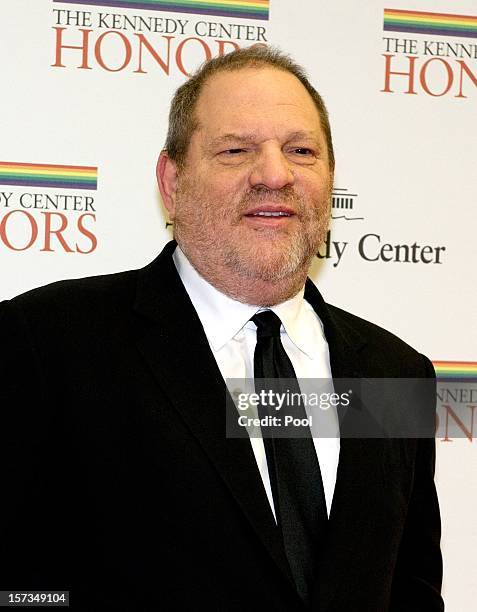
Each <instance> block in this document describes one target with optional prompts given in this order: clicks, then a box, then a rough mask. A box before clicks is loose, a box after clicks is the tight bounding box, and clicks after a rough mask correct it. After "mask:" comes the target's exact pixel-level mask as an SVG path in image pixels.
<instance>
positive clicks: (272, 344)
mask: <svg viewBox="0 0 477 612" xmlns="http://www.w3.org/2000/svg"><path fill="white" fill-rule="evenodd" d="M252 321H253V322H254V323H255V325H256V326H257V344H256V346H255V354H254V377H255V390H256V392H257V393H260V392H261V391H262V390H265V391H266V392H269V391H270V390H271V391H272V392H274V393H275V392H279V393H283V392H286V391H289V392H290V393H299V392H300V388H299V385H298V381H297V379H296V374H295V370H294V369H293V365H292V363H291V361H290V359H289V357H288V355H287V354H286V352H285V349H284V348H283V345H282V342H281V340H280V327H281V321H280V319H279V317H278V316H277V315H276V314H275V313H273V312H272V311H271V310H265V311H263V312H260V313H258V314H256V315H254V316H253V317H252ZM263 379H268V380H263ZM270 379H272V380H270ZM278 379H286V381H285V380H282V381H280V380H278ZM259 412H260V416H262V415H264V414H265V413H266V412H267V411H266V410H265V411H264V410H263V407H262V408H260V407H259ZM293 413H294V416H296V417H299V418H303V417H305V416H306V412H305V409H304V407H303V405H302V404H301V405H300V406H299V407H296V406H294V408H293ZM282 416H283V414H282ZM303 429H304V428H301V429H300V431H299V434H298V435H300V437H299V438H291V437H281V436H280V437H277V436H276V435H274V434H273V429H272V430H271V431H272V433H271V434H270V432H268V433H265V432H264V440H263V441H264V445H265V453H266V456H267V464H268V472H269V475H270V483H271V486H272V492H273V501H274V505H275V513H276V516H277V523H278V528H279V529H280V530H281V535H282V537H283V545H284V548H285V553H286V556H287V559H288V563H289V565H290V570H291V573H292V576H293V579H294V581H295V584H296V588H297V591H298V593H299V595H300V596H301V597H302V599H303V600H304V601H305V602H306V603H309V601H310V596H311V589H312V585H313V578H314V576H315V572H316V567H317V562H318V558H317V557H318V550H319V545H320V538H321V539H322V536H323V533H324V529H325V528H326V523H327V519H328V517H327V513H326V501H325V495H324V491H323V482H322V480H321V472H320V466H319V463H318V459H317V456H316V452H315V447H314V444H313V439H312V437H311V433H310V429H309V427H308V426H306V428H305V429H306V431H305V432H304V431H303ZM297 433H298V432H297ZM288 434H290V435H293V431H290V430H288Z"/></svg>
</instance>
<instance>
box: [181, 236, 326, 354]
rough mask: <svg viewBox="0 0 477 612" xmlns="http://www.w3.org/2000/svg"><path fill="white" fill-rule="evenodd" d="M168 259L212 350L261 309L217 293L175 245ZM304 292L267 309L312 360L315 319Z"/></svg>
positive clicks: (232, 335)
mask: <svg viewBox="0 0 477 612" xmlns="http://www.w3.org/2000/svg"><path fill="white" fill-rule="evenodd" d="M172 257H173V260H174V263H175V266H176V269H177V272H178V274H179V276H180V278H181V280H182V282H183V284H184V287H185V289H186V291H187V293H188V295H189V297H190V299H191V301H192V304H193V305H194V308H195V310H196V312H197V314H198V316H199V319H200V321H201V323H202V326H203V328H204V331H205V334H206V336H207V339H208V341H209V343H210V345H211V347H212V349H213V350H214V351H218V350H219V349H221V348H222V347H223V346H224V345H225V344H226V343H227V342H229V341H230V340H231V339H232V338H233V337H234V336H235V335H236V334H237V333H238V332H239V331H240V330H241V329H242V328H243V327H244V326H245V325H246V324H247V323H249V320H250V318H251V317H253V315H254V314H255V313H256V312H259V311H260V310H265V309H264V308H262V307H260V306H254V305H251V304H244V303H242V302H238V301H237V300H234V299H232V298H230V297H228V296H227V295H225V294H224V293H221V292H220V291H218V290H217V289H216V288H215V287H213V286H212V285H211V284H210V283H208V282H207V281H206V280H205V279H204V278H203V277H202V276H201V275H200V274H199V273H198V272H197V270H196V269H195V268H194V267H193V266H192V264H191V263H190V262H189V260H188V259H187V257H186V256H185V255H184V253H183V252H182V250H181V249H180V248H179V246H177V247H176V250H175V251H174V254H173V256H172ZM304 291H305V289H304V287H303V288H302V290H301V291H300V292H299V293H298V294H297V295H295V296H294V297H292V298H290V299H289V300H287V301H286V302H282V303H281V304H277V305H276V306H272V307H271V308H270V310H272V311H273V312H274V313H275V314H276V315H277V316H279V317H280V319H281V321H282V325H283V328H284V329H285V332H286V333H287V335H288V337H289V338H290V340H291V341H292V342H293V343H294V344H295V345H296V346H297V348H298V349H300V350H301V351H302V352H303V353H305V354H306V355H307V356H308V357H310V358H313V357H314V353H315V352H316V349H315V348H314V346H313V340H314V339H313V337H312V335H310V317H315V318H316V314H315V312H314V310H313V308H312V307H311V305H310V304H308V302H306V301H305V300H304V298H303V295H304ZM249 325H254V324H253V323H249ZM254 327H255V325H254Z"/></svg>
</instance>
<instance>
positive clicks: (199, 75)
mask: <svg viewBox="0 0 477 612" xmlns="http://www.w3.org/2000/svg"><path fill="white" fill-rule="evenodd" d="M268 66H270V67H272V68H277V69H278V70H283V71H285V72H289V73H291V74H293V75H294V76H295V77H296V78H297V79H298V80H299V81H300V82H301V83H302V85H303V86H304V87H305V89H306V90H307V92H308V93H309V94H310V96H311V98H312V100H313V102H314V104H315V106H316V109H317V111H318V114H319V116H320V122H321V127H322V129H323V131H324V133H325V137H326V142H327V146H328V159H329V162H330V169H331V170H333V169H334V166H335V156H334V152H333V142H332V138H331V128H330V121H329V118H328V111H327V110H326V106H325V103H324V102H323V99H322V97H321V96H320V94H319V93H318V92H317V91H316V89H315V88H314V87H313V86H312V85H311V83H310V81H309V80H308V77H307V74H306V72H305V70H304V69H303V68H302V67H301V66H300V65H299V64H297V63H296V62H295V61H294V60H292V59H291V57H290V56H289V55H286V54H285V53H283V52H282V51H280V50H279V49H276V48H273V47H267V46H264V45H261V44H256V45H253V46H251V47H247V48H245V49H237V50H236V51H232V52H231V53H227V54H226V55H221V56H219V57H214V58H213V59H211V60H209V61H206V62H204V63H203V64H202V66H200V68H199V69H198V70H197V71H196V72H195V73H194V74H193V75H192V76H191V77H190V78H189V80H188V81H186V82H185V83H184V84H183V85H181V86H180V87H179V88H178V89H177V91H176V93H175V94H174V97H173V99H172V102H171V109H170V112H169V129H168V132H167V139H166V144H165V146H164V149H165V151H166V152H167V154H168V156H169V157H170V158H171V159H172V160H173V161H175V162H176V164H177V165H178V166H179V167H182V166H183V164H184V162H185V158H186V155H187V150H188V148H189V143H190V139H191V137H192V134H193V133H194V131H195V130H196V129H197V127H198V122H197V118H196V116H195V109H196V106H197V101H198V99H199V96H200V94H201V92H202V89H203V87H204V84H205V83H206V82H207V80H208V79H210V78H211V77H212V76H213V75H214V74H217V73H218V72H231V71H233V70H241V69H243V68H251V67H252V68H255V67H268Z"/></svg>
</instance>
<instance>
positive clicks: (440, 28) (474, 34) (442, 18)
mask: <svg viewBox="0 0 477 612" xmlns="http://www.w3.org/2000/svg"><path fill="white" fill-rule="evenodd" d="M384 29H385V30H388V31H391V32H412V33H419V34H437V35H438V36H464V37H466V38H477V17H472V16H470V15H453V14H451V13H427V12H421V11H405V10H402V9H384Z"/></svg>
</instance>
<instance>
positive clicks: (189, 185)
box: [164, 67, 332, 299]
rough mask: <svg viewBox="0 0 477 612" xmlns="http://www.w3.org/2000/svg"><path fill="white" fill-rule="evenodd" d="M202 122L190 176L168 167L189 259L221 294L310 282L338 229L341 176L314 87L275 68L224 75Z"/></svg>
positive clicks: (200, 109) (199, 113) (211, 87)
mask: <svg viewBox="0 0 477 612" xmlns="http://www.w3.org/2000/svg"><path fill="white" fill-rule="evenodd" d="M195 113H196V119H197V124H198V126H197V129H196V130H195V131H194V133H193V134H192V137H191V141H190V145H189V148H188V151H187V155H186V159H185V163H184V165H183V168H181V169H180V170H178V171H177V169H174V172H175V174H174V172H173V168H172V167H171V164H172V165H173V162H172V161H171V160H167V162H165V166H164V167H166V166H167V164H169V170H168V171H167V170H166V172H165V175H167V176H169V187H168V189H169V193H170V195H169V196H166V198H165V202H166V206H167V208H168V209H169V213H170V215H171V218H172V220H173V221H174V234H175V237H176V239H177V241H178V243H179V245H180V246H181V248H182V250H183V251H184V252H185V254H186V255H187V257H188V258H189V260H190V261H191V263H192V264H193V265H194V267H196V269H197V270H198V271H199V273H201V274H202V275H203V276H204V277H205V278H206V279H207V280H208V281H209V282H211V283H212V284H213V285H215V286H216V287H218V288H221V289H223V283H224V279H225V278H226V277H228V278H232V279H234V278H235V279H236V281H237V283H238V284H240V279H241V278H242V279H247V280H248V281H249V282H253V281H259V282H262V283H279V282H283V280H284V279H287V278H291V277H293V276H294V275H297V274H298V275H300V276H303V274H304V275H305V276H306V270H307V269H308V266H309V264H310V261H311V259H312V257H313V256H314V254H315V253H316V251H317V249H318V246H319V245H320V243H321V242H322V240H323V238H324V235H325V233H326V231H327V228H328V221H329V214H330V195H331V186H332V173H331V171H330V163H329V159H328V148H327V142H326V137H325V135H324V132H323V130H322V127H321V123H320V117H319V114H318V111H317V109H316V107H315V104H314V102H313V100H312V98H311V97H310V95H309V94H308V92H307V91H306V89H305V88H304V86H303V85H302V84H301V83H300V81H299V80H298V79H297V78H296V77H295V76H294V75H292V74H290V73H288V72H286V71H284V70H279V69H276V68H272V67H257V68H255V67H253V68H252V67H250V68H241V69H239V70H236V71H232V72H219V73H217V74H215V75H214V76H212V77H211V78H210V79H209V80H208V81H207V82H206V84H205V85H204V88H203V90H202V92H201V94H200V97H199V100H198V103H197V107H196V110H195ZM173 176H174V179H173V178H171V177H173ZM227 292H228V293H233V291H231V290H229V291H227ZM233 297H236V298H237V299H241V296H238V297H237V296H233Z"/></svg>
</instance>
